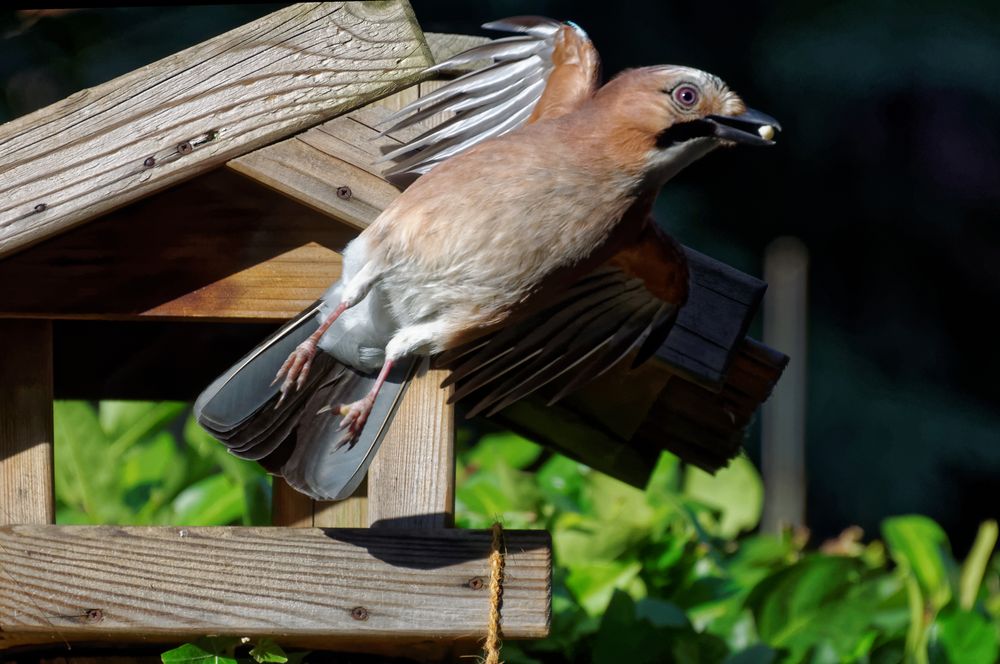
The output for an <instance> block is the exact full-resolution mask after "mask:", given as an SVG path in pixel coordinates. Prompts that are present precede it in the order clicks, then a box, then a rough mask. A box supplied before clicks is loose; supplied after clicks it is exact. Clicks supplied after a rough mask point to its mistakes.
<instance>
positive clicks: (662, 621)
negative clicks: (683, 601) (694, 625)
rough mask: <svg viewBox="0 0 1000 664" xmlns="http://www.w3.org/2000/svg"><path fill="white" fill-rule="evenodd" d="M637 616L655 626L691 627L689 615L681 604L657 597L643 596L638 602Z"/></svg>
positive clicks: (636, 607)
mask: <svg viewBox="0 0 1000 664" xmlns="http://www.w3.org/2000/svg"><path fill="white" fill-rule="evenodd" d="M635 617H636V618H639V619H641V620H647V621H649V623H650V624H652V625H653V626H655V627H677V628H686V627H689V623H688V619H687V616H686V615H685V614H684V612H683V611H681V609H680V607H679V606H677V605H676V604H674V603H673V602H668V601H666V600H662V599H657V598H655V597H643V598H642V599H640V600H639V601H638V602H636V603H635Z"/></svg>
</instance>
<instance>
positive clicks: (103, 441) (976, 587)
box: [56, 402, 1000, 664]
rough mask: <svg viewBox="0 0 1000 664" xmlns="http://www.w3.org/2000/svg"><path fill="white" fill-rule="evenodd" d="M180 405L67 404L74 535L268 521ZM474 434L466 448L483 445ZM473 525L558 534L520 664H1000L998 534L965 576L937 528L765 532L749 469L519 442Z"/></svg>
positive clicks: (484, 488) (259, 495)
mask: <svg viewBox="0 0 1000 664" xmlns="http://www.w3.org/2000/svg"><path fill="white" fill-rule="evenodd" d="M186 413H187V409H186V407H185V406H184V405H183V404H177V403H138V402H133V403H119V402H103V403H101V404H100V405H99V406H98V407H97V408H95V407H93V406H92V405H90V404H88V403H82V402H59V403H58V404H57V406H56V489H57V504H58V519H59V521H60V522H62V523H116V524H140V523H149V524H178V525H179V524H185V525H209V524H231V523H245V524H264V523H267V522H268V521H269V503H270V485H269V483H268V481H267V477H266V475H265V474H264V472H263V471H262V470H261V469H260V468H258V467H257V466H256V464H247V463H243V462H241V461H239V460H237V459H235V458H234V457H232V456H231V455H229V454H228V453H227V452H226V451H225V449H224V447H223V446H222V445H219V444H218V443H217V442H215V441H214V440H213V439H212V438H211V437H209V436H208V435H207V434H205V433H204V432H203V431H202V430H201V429H200V428H199V427H198V426H197V424H195V423H194V421H193V420H192V419H191V418H190V416H185V414H186ZM466 433H467V432H462V433H461V434H460V437H459V439H460V441H461V440H466V439H468V438H469V436H468V435H466ZM460 447H461V448H462V449H461V451H460V453H459V458H458V463H457V479H458V482H457V488H456V512H457V514H456V520H457V522H458V523H457V525H458V526H459V527H464V528H486V527H489V526H490V525H491V524H492V523H493V522H494V521H495V520H500V521H501V522H502V523H503V524H504V525H505V527H507V528H545V529H548V530H549V531H550V532H551V533H552V541H553V548H554V554H555V555H554V557H555V561H554V570H553V589H552V594H553V597H552V632H551V636H550V637H549V638H548V639H545V640H543V641H538V642H532V643H516V642H509V643H506V644H505V645H504V651H503V657H504V660H505V661H507V662H509V663H510V664H518V663H521V664H531V663H540V662H545V663H554V664H558V663H561V662H593V663H594V664H605V663H608V664H610V663H613V662H621V661H627V662H633V663H642V662H650V663H652V662H664V661H669V662H692V663H703V662H704V663H709V664H711V663H720V664H777V663H779V662H780V663H790V664H794V663H799V662H803V663H804V662H809V663H817V664H818V663H825V662H868V663H871V664H876V663H877V664H882V663H890V662H900V661H905V662H911V663H914V664H931V663H933V664H946V663H950V664H966V663H968V664H979V663H983V664H988V663H990V662H995V661H997V660H998V656H1000V639H998V635H1000V558H998V557H997V556H995V555H994V549H995V546H996V542H997V536H998V528H997V524H996V523H994V522H986V523H984V524H983V526H982V527H981V529H980V532H979V535H978V537H977V538H976V542H975V544H974V545H973V547H972V549H971V551H970V553H969V555H968V556H967V557H966V559H965V561H964V562H963V563H962V564H959V562H958V561H956V560H955V558H954V557H953V555H952V552H951V546H950V543H949V541H948V537H947V535H946V534H945V533H944V532H943V531H942V530H941V528H940V527H939V526H938V525H937V524H935V523H934V522H933V521H931V520H930V519H928V518H926V517H923V516H919V515H909V516H900V517H895V518H891V519H887V520H886V521H885V522H884V523H883V524H882V537H883V540H884V542H885V543H884V545H883V543H882V542H879V541H873V542H871V543H869V544H867V545H865V544H862V543H861V542H860V533H855V532H852V531H846V532H845V533H844V535H843V536H841V537H840V538H838V539H837V540H833V541H831V542H828V543H826V544H825V545H823V546H822V547H820V550H818V551H816V550H807V549H806V548H805V544H806V539H807V537H806V536H804V533H799V532H791V531H789V532H785V533H782V534H781V535H762V534H752V531H753V529H754V528H755V527H756V526H757V522H758V520H759V518H760V512H761V506H762V501H763V487H762V485H761V481H760V477H759V475H758V474H757V471H756V470H755V468H754V467H753V465H752V464H751V463H750V462H749V461H748V460H746V459H742V458H741V459H736V460H735V461H734V462H733V464H732V465H731V466H730V467H729V468H728V469H726V470H724V471H722V472H720V473H718V474H717V475H715V476H711V475H708V474H705V473H702V472H701V471H697V470H693V469H688V468H684V467H683V466H682V465H681V464H680V463H679V462H678V461H677V459H676V458H674V457H672V456H670V455H667V454H664V455H663V456H662V457H661V459H660V462H659V464H658V465H657V467H656V468H655V469H654V471H653V474H652V477H651V479H650V482H649V484H648V486H647V487H646V488H645V490H639V489H636V488H633V487H630V486H627V485H625V484H622V483H621V482H618V481H616V480H614V479H611V478H610V477H608V476H606V475H603V474H601V473H598V472H595V471H593V470H591V469H589V468H587V467H586V466H583V465H581V464H578V463H576V462H574V461H572V460H570V459H568V458H566V457H563V456H560V455H554V454H551V453H549V452H546V451H545V450H543V449H542V448H540V447H538V446H537V445H535V444H534V443H531V442H530V441H527V440H524V439H523V438H520V437H517V436H514V435H512V434H491V435H488V436H484V437H483V438H482V439H481V440H480V441H479V442H478V444H476V445H475V446H469V445H460ZM305 655H306V654H305V653H286V652H285V651H284V650H282V648H281V647H280V646H279V645H278V644H276V643H275V642H274V641H272V640H270V639H266V638H265V639H261V640H260V641H258V642H256V643H255V644H251V643H249V640H248V639H239V638H228V637H226V638H222V637H219V638H210V639H202V640H199V641H197V642H195V643H190V644H185V645H183V646H181V647H179V648H176V649H174V650H171V651H169V652H166V653H164V654H163V661H164V662H168V663H188V662H191V663H194V662H197V663H199V664H206V663H219V664H221V663H224V662H234V663H235V662H241V663H242V662H247V663H253V662H258V663H264V662H279V663H280V662H293V663H294V662H297V661H302V659H303V657H305Z"/></svg>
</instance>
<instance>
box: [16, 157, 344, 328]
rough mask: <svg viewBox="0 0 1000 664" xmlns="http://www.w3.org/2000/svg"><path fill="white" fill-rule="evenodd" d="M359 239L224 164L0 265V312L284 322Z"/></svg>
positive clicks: (335, 272)
mask: <svg viewBox="0 0 1000 664" xmlns="http://www.w3.org/2000/svg"><path fill="white" fill-rule="evenodd" d="M355 234H356V233H355V231H352V230H351V229H349V228H347V227H345V226H344V225H342V224H337V223H331V222H330V219H329V217H327V216H326V215H324V214H321V213H318V212H314V211H312V210H310V209H308V208H306V207H303V206H302V205H300V204H299V203H296V202H294V201H292V200H289V199H288V198H287V197H285V196H281V195H278V194H275V193H273V192H271V191H268V190H267V189H265V188H263V187H261V186H259V185H257V184H254V183H252V182H249V181H247V180H246V178H243V177H241V176H239V175H236V174H234V173H232V172H229V171H228V170H226V169H219V170H216V171H213V172H211V173H209V174H205V175H202V176H200V177H198V178H196V179H194V180H192V181H190V182H185V183H183V184H180V185H178V186H176V187H172V188H171V189H169V190H167V191H164V192H161V193H159V194H156V195H154V196H151V197H149V198H146V199H144V200H142V201H139V202H137V203H135V204H133V205H130V206H128V207H127V208H124V209H122V210H118V211H116V212H112V213H111V214H109V215H107V216H105V217H103V218H101V219H99V220H97V221H94V222H92V223H90V224H87V225H85V226H83V227H81V228H77V229H74V230H72V231H70V232H69V233H65V234H63V235H61V236H60V237H57V238H53V239H51V240H49V241H47V242H44V243H42V244H40V245H38V246H35V247H31V248H30V249H28V250H27V251H23V252H20V253H18V254H16V255H14V256H10V257H8V258H6V259H3V260H0V316H8V317H10V316H25V317H27V316H30V317H48V318H101V319H116V320H130V319H131V320H137V319H139V320H141V319H151V318H156V319H174V318H176V319H184V320H190V319H192V318H196V319H201V320H240V321H244V322H263V321H266V322H277V321H283V320H287V319H288V318H290V317H292V316H294V315H296V314H298V313H299V312H300V311H301V310H302V309H304V308H305V307H307V306H308V305H310V304H312V303H313V302H314V301H315V300H316V298H317V297H319V295H321V294H322V293H323V291H324V290H326V288H327V287H328V286H329V285H330V284H331V283H332V282H334V281H336V280H337V279H338V278H339V277H340V251H341V250H342V249H343V247H344V246H345V245H346V244H347V243H348V242H349V241H350V240H351V238H353V237H354V236H355ZM26 285H30V287H27V286H26Z"/></svg>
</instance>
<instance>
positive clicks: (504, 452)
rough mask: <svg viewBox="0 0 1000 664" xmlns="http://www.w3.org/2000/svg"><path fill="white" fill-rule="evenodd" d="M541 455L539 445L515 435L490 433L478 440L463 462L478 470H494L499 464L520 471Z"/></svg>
mask: <svg viewBox="0 0 1000 664" xmlns="http://www.w3.org/2000/svg"><path fill="white" fill-rule="evenodd" d="M541 453H542V448H541V447H540V446H539V445H536V444H535V443H533V442H531V441H530V440H528V439H526V438H521V437H520V436H518V435H517V434H513V433H508V432H505V433H491V434H488V435H486V436H483V437H482V438H481V439H480V440H479V442H478V443H477V444H476V446H475V447H474V448H473V449H472V451H471V452H469V454H468V455H467V456H466V461H465V462H466V463H467V464H469V465H471V466H475V467H476V468H479V469H489V468H495V467H496V466H497V464H500V463H503V464H506V465H508V466H510V467H511V468H517V469H522V468H526V467H528V466H530V465H531V464H532V463H534V462H535V460H536V459H537V458H538V457H539V455H541Z"/></svg>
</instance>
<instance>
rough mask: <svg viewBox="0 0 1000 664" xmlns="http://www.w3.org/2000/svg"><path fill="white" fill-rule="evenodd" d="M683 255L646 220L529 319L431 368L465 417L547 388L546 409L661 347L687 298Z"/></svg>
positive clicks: (454, 352) (492, 410)
mask: <svg viewBox="0 0 1000 664" xmlns="http://www.w3.org/2000/svg"><path fill="white" fill-rule="evenodd" d="M687 287H688V270H687V262H686V261H685V258H684V253H683V251H682V250H681V248H680V246H679V245H678V244H677V243H676V242H674V241H673V239H671V238H670V237H669V236H667V235H666V234H665V233H663V232H662V231H660V230H659V229H657V228H656V226H655V225H654V224H653V223H652V222H651V221H650V223H649V224H648V225H647V227H646V229H645V231H644V234H643V236H642V238H641V239H640V241H639V242H638V243H636V244H635V245H634V246H631V247H630V248H628V249H626V250H624V251H622V252H619V253H618V254H617V255H616V256H615V257H614V258H613V259H612V260H611V261H609V262H608V263H605V264H604V265H602V266H601V267H600V268H598V269H597V270H595V271H593V272H592V273H590V274H588V275H586V276H585V277H583V278H581V279H579V280H578V281H577V282H576V283H574V284H573V285H572V286H570V287H569V288H567V289H566V290H565V291H563V292H562V293H560V294H559V295H558V296H557V297H555V298H553V299H552V300H551V301H549V302H547V303H546V304H545V306H544V307H542V308H541V309H540V310H539V311H537V312H535V313H533V314H532V315H530V316H529V317H527V318H524V319H522V320H520V321H517V322H515V323H512V324H510V325H507V326H505V327H504V328H503V329H501V330H499V331H497V332H495V333H492V334H490V335H488V336H485V337H481V338H479V339H476V340H474V341H472V342H470V343H467V344H465V345H464V346H461V347H459V348H455V349H453V350H449V351H446V352H445V353H442V354H441V355H439V356H438V357H437V358H436V364H437V365H438V366H440V367H444V368H448V369H450V370H451V374H450V375H449V377H448V378H447V379H446V380H445V382H444V384H445V385H449V384H453V385H454V386H455V390H454V393H453V395H452V400H453V401H457V400H462V401H464V402H465V403H467V404H469V405H470V409H469V411H468V416H469V417H472V416H474V415H477V414H479V413H486V414H487V415H492V414H493V413H495V412H497V411H499V410H502V409H503V408H505V407H506V406H508V405H510V404H511V403H513V402H515V401H517V400H519V399H521V398H523V397H526V396H528V395H529V394H531V393H533V392H535V391H536V390H539V389H542V388H545V390H546V392H547V395H548V397H549V403H550V405H551V404H552V403H555V402H556V401H558V400H559V399H561V398H562V397H564V396H565V395H566V394H568V393H570V392H572V391H573V390H575V389H577V388H578V387H581V386H582V385H584V384H586V383H587V382H589V381H591V380H593V379H594V378H597V377H598V376H600V375H601V374H603V373H604V372H605V371H607V370H608V369H610V368H611V367H613V366H614V365H616V364H618V363H619V362H620V361H622V360H623V359H625V358H626V357H628V356H629V355H634V357H633V366H636V365H638V364H640V363H642V362H644V361H645V360H647V359H648V358H649V357H650V356H651V355H653V354H654V353H655V352H656V350H657V349H658V348H659V347H660V346H661V345H662V344H663V342H664V340H665V339H666V337H667V334H668V333H669V331H670V328H671V327H672V326H673V324H674V320H675V319H676V317H677V312H678V309H679V308H680V306H681V305H682V304H683V303H684V301H685V300H686V299H687Z"/></svg>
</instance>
